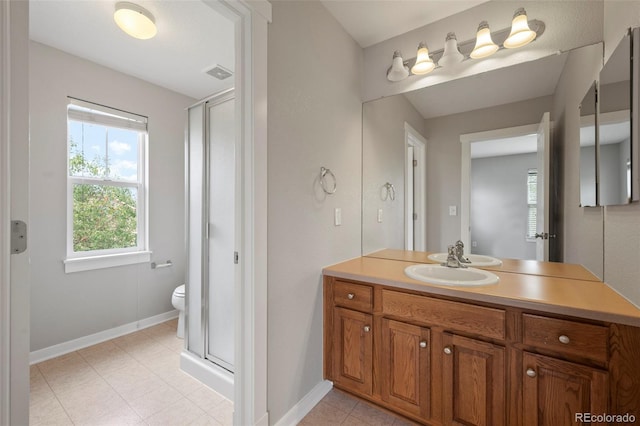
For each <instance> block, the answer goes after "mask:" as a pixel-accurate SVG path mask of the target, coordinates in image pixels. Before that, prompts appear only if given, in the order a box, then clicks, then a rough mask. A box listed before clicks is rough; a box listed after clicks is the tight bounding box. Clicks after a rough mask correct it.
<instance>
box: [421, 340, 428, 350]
mask: <svg viewBox="0 0 640 426" xmlns="http://www.w3.org/2000/svg"><path fill="white" fill-rule="evenodd" d="M420 347H421V348H426V347H427V341H426V340H423V341H421V342H420Z"/></svg>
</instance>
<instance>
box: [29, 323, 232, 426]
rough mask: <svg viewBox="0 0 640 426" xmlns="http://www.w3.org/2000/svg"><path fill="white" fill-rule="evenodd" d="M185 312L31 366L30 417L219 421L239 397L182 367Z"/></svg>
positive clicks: (82, 421)
mask: <svg viewBox="0 0 640 426" xmlns="http://www.w3.org/2000/svg"><path fill="white" fill-rule="evenodd" d="M176 326H177V320H171V321H167V322H165V323H162V324H159V325H156V326H153V327H150V328H147V329H144V330H140V331H138V332H135V333H132V334H128V335H126V336H122V337H118V338H116V339H113V340H109V341H107V342H104V343H100V344H97V345H95V346H91V347H88V348H85V349H81V350H79V351H75V352H72V353H69V354H66V355H63V356H60V357H58V358H54V359H51V360H48V361H44V362H41V363H39V364H35V365H33V366H31V401H30V417H31V421H30V424H31V425H33V426H36V425H56V426H57V425H90V426H93V425H113V426H121V425H169V426H181V425H212V426H227V425H231V423H232V416H233V414H232V413H233V404H232V403H231V402H230V401H228V400H227V399H225V398H224V397H222V396H221V395H219V394H218V393H216V392H214V391H212V390H210V389H209V388H207V387H206V386H204V385H203V384H201V383H200V382H198V381H197V380H195V379H193V378H191V377H190V376H188V375H187V374H185V373H183V372H182V371H180V368H179V354H180V351H181V350H182V347H183V344H184V341H183V340H182V339H178V338H177V337H176V335H175V331H176Z"/></svg>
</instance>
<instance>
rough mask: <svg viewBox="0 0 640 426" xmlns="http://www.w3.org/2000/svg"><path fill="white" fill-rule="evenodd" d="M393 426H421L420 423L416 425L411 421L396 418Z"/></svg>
mask: <svg viewBox="0 0 640 426" xmlns="http://www.w3.org/2000/svg"><path fill="white" fill-rule="evenodd" d="M393 426H420V423H416V422H414V421H411V420H409V419H405V418H404V417H399V416H398V417H396V420H395V421H394V422H393Z"/></svg>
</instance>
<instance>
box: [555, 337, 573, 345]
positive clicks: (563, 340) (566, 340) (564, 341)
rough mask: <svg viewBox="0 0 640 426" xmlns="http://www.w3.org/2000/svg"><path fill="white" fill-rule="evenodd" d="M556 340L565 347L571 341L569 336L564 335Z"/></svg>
mask: <svg viewBox="0 0 640 426" xmlns="http://www.w3.org/2000/svg"><path fill="white" fill-rule="evenodd" d="M558 340H560V343H564V344H565V345H568V344H569V342H571V339H569V336H565V335H564V334H563V335H562V336H560V337H558Z"/></svg>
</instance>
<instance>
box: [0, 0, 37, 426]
mask: <svg viewBox="0 0 640 426" xmlns="http://www.w3.org/2000/svg"><path fill="white" fill-rule="evenodd" d="M0 34H1V37H0V194H1V195H0V241H1V247H0V320H1V321H0V386H1V388H0V424H27V423H28V422H29V344H30V342H29V296H30V282H29V251H28V249H27V251H26V252H23V253H20V254H14V255H12V254H11V246H10V234H11V220H22V221H24V222H26V223H27V224H28V223H29V220H28V219H29V91H28V87H29V86H28V84H29V80H28V79H29V73H28V67H29V3H28V2H26V1H18V0H11V1H3V2H0ZM27 239H28V233H27Z"/></svg>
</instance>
